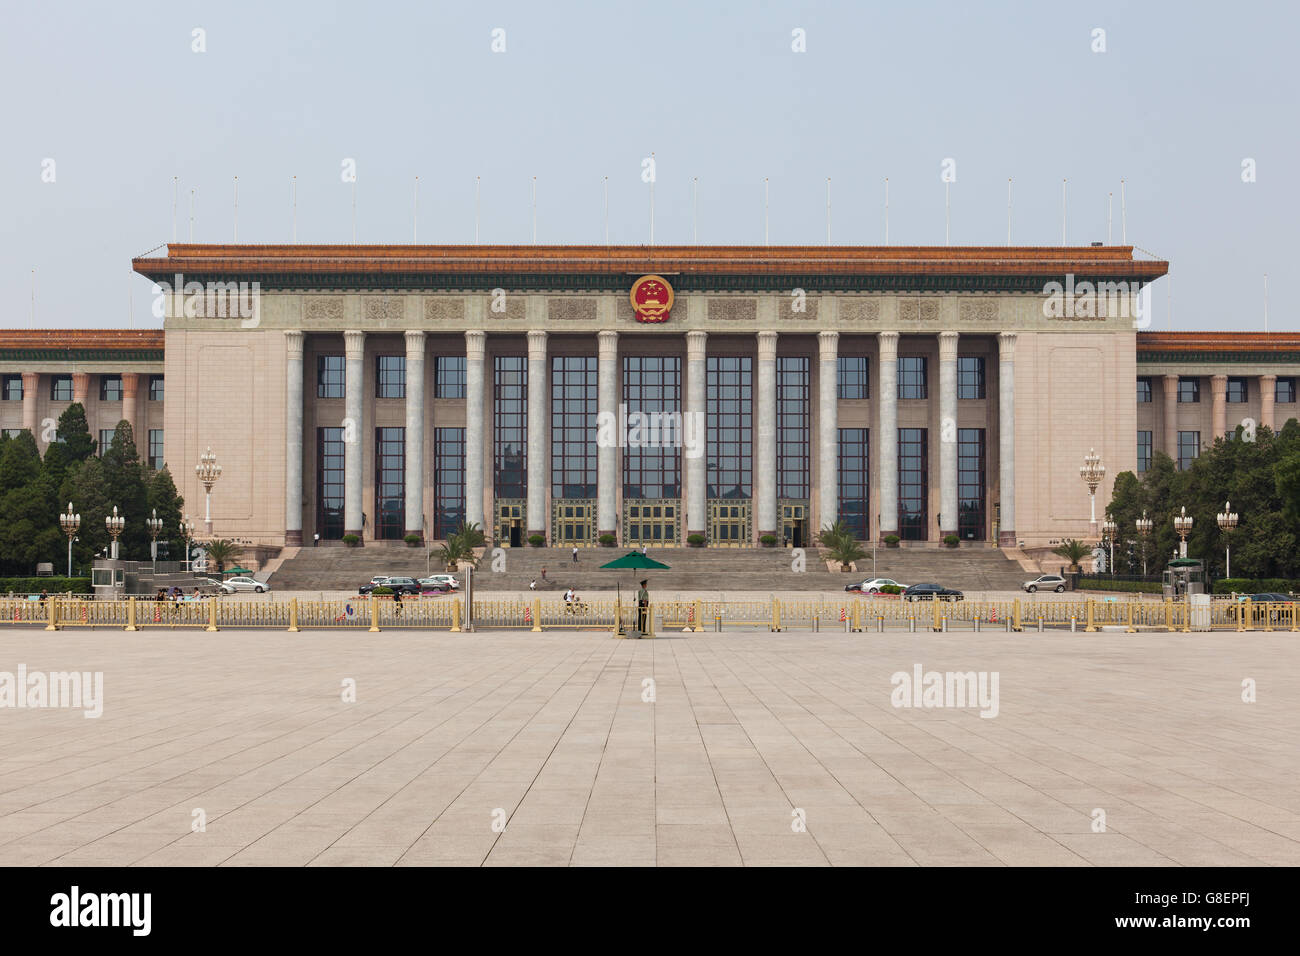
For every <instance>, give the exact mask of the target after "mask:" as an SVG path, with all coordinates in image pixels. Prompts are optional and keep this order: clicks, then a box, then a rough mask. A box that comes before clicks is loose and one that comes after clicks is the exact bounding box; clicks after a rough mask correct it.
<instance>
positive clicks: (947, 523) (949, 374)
mask: <svg viewBox="0 0 1300 956" xmlns="http://www.w3.org/2000/svg"><path fill="white" fill-rule="evenodd" d="M957 339H958V335H957V333H956V332H940V333H939V537H940V538H943V537H946V536H947V535H950V534H956V533H957Z"/></svg>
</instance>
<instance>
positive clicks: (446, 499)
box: [433, 428, 465, 539]
mask: <svg viewBox="0 0 1300 956" xmlns="http://www.w3.org/2000/svg"><path fill="white" fill-rule="evenodd" d="M464 520H465V429H463V428H435V429H434V430H433V536H434V537H435V538H439V539H445V538H446V537H447V536H448V535H449V534H452V533H453V532H454V531H455V530H456V529H457V528H459V527H460V524H461V522H462V521H464Z"/></svg>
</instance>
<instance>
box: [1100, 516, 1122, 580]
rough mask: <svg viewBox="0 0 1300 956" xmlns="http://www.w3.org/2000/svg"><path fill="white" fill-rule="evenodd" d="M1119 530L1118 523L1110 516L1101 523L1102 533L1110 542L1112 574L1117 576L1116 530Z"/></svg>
mask: <svg viewBox="0 0 1300 956" xmlns="http://www.w3.org/2000/svg"><path fill="white" fill-rule="evenodd" d="M1118 530H1119V525H1117V524H1116V523H1115V522H1114V521H1112V520H1111V519H1110V518H1107V519H1106V520H1105V521H1103V522H1102V523H1101V533H1102V534H1103V535H1105V537H1106V540H1107V541H1108V542H1110V565H1109V567H1110V576H1111V577H1114V576H1115V532H1116V531H1118Z"/></svg>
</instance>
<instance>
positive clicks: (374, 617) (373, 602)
mask: <svg viewBox="0 0 1300 956" xmlns="http://www.w3.org/2000/svg"><path fill="white" fill-rule="evenodd" d="M370 630H371V631H377V630H379V598H377V597H375V596H374V595H373V594H372V595H370Z"/></svg>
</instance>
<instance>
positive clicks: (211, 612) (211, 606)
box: [204, 597, 217, 631]
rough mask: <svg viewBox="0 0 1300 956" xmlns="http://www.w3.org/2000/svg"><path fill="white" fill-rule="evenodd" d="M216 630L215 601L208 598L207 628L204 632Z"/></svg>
mask: <svg viewBox="0 0 1300 956" xmlns="http://www.w3.org/2000/svg"><path fill="white" fill-rule="evenodd" d="M216 629H217V599H216V598H214V597H210V598H208V626H207V627H205V628H204V630H205V631H215V630H216Z"/></svg>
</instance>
